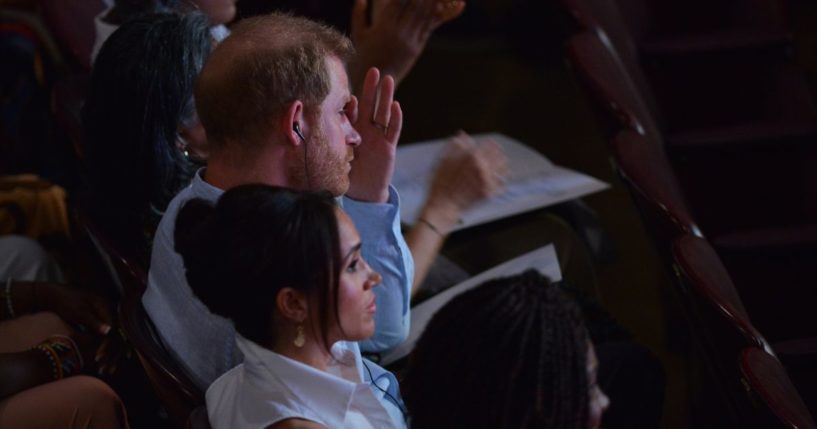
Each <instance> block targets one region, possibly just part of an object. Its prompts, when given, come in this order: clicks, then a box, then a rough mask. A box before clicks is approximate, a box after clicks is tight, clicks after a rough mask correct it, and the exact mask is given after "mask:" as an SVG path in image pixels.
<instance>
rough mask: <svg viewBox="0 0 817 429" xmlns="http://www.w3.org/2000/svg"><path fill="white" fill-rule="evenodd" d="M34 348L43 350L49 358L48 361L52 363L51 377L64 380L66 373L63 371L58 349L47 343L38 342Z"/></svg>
mask: <svg viewBox="0 0 817 429" xmlns="http://www.w3.org/2000/svg"><path fill="white" fill-rule="evenodd" d="M34 348H35V349H37V350H41V351H42V352H43V353H45V356H46V357H47V358H48V362H49V363H50V364H51V379H52V380H62V377H63V375H64V374H63V373H62V364H61V363H60V357H59V355H57V351H56V350H54V349H53V348H52V347H51V346H49V345H48V344H46V343H40V344H37V345H36V346H34Z"/></svg>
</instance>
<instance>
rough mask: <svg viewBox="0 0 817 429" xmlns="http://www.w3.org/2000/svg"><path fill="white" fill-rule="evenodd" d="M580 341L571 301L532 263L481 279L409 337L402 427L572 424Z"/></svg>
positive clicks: (582, 419)
mask: <svg viewBox="0 0 817 429" xmlns="http://www.w3.org/2000/svg"><path fill="white" fill-rule="evenodd" d="M587 347H588V336H587V331H586V330H585V327H584V324H583V322H582V319H581V316H580V312H579V310H578V308H577V307H576V306H575V304H573V302H572V301H570V300H569V299H568V298H567V297H566V296H565V295H564V294H563V293H562V291H561V290H559V288H557V287H554V286H552V285H551V284H550V282H549V281H548V279H547V278H546V277H544V276H543V275H541V274H540V273H539V272H537V271H534V270H529V271H526V272H524V273H522V274H519V275H515V276H512V277H506V278H499V279H495V280H491V281H488V282H486V283H484V284H483V285H481V286H479V287H477V288H475V289H472V290H470V291H468V292H465V293H463V294H462V295H460V296H458V297H456V298H454V299H453V300H451V302H450V303H448V304H447V305H446V306H445V307H444V308H443V309H441V310H440V311H439V312H437V314H436V315H435V316H434V317H433V318H432V320H431V322H430V323H429V324H428V326H427V327H426V330H425V332H424V333H423V336H422V337H421V338H420V340H419V341H418V343H417V346H416V348H415V350H414V353H413V354H412V356H411V358H410V362H409V367H408V369H407V373H406V380H405V382H404V383H403V390H404V396H405V398H406V403H407V404H408V406H409V410H410V412H411V414H412V419H413V421H412V427H414V428H419V429H429V428H457V427H463V428H466V427H467V428H473V427H491V428H499V429H502V428H508V429H511V428H513V429H523V428H543V427H546V428H550V429H567V428H571V429H576V428H582V427H584V426H585V424H586V421H587V413H588V402H589V396H588V395H589V392H588V380H587V367H586V365H587Z"/></svg>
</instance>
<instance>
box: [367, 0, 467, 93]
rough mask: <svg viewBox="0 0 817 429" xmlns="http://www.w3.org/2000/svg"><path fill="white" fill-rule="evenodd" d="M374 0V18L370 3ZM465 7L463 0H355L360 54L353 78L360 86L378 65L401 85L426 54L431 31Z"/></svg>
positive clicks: (456, 15) (455, 15)
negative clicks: (415, 64) (368, 73)
mask: <svg viewBox="0 0 817 429" xmlns="http://www.w3.org/2000/svg"><path fill="white" fill-rule="evenodd" d="M369 1H373V2H374V3H373V4H372V11H371V12H372V13H371V20H369V19H367V18H368V3H369ZM463 10H465V2H464V1H460V0H454V1H451V0H355V4H354V8H353V10H352V42H353V43H354V44H355V48H356V49H357V57H356V58H355V60H354V61H353V62H352V65H351V78H352V83H353V84H354V85H355V88H358V87H359V85H360V83H361V82H362V81H363V78H364V76H365V74H366V71H367V70H368V69H369V68H370V67H377V68H379V69H380V70H382V71H383V73H384V74H388V75H391V76H393V77H394V80H395V84H399V83H400V82H401V81H402V80H403V78H404V77H406V75H407V74H408V73H409V71H410V70H411V68H412V67H413V66H414V63H415V62H416V61H417V58H419V57H420V54H422V53H423V49H425V45H426V42H428V38H429V36H431V33H432V32H433V31H434V30H435V29H436V28H437V27H439V26H440V25H442V24H444V23H446V22H448V21H450V20H452V19H454V18H456V17H458V16H459V15H460V14H461V13H462V11H463Z"/></svg>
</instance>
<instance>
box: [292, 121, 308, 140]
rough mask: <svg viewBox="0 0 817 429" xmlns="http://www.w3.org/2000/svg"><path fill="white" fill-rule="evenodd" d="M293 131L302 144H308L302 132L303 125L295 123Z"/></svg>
mask: <svg viewBox="0 0 817 429" xmlns="http://www.w3.org/2000/svg"><path fill="white" fill-rule="evenodd" d="M292 131H295V134H296V135H297V136H298V138H300V139H301V141H302V142H306V139H305V138H304V134H303V133H302V132H301V124H299V123H297V122H296V123H294V124H293V125H292Z"/></svg>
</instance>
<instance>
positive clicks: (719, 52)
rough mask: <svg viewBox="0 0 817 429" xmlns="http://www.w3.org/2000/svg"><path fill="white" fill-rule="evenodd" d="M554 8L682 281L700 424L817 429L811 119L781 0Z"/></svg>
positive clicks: (816, 234) (814, 114)
mask: <svg viewBox="0 0 817 429" xmlns="http://www.w3.org/2000/svg"><path fill="white" fill-rule="evenodd" d="M563 4H564V5H565V6H566V8H567V9H568V10H569V11H570V12H571V13H572V14H573V16H575V17H576V20H577V22H578V23H579V26H580V27H581V28H582V31H580V32H579V33H577V34H575V35H573V36H572V37H571V38H570V40H569V42H568V57H569V61H570V63H571V65H572V66H573V68H574V69H575V71H576V74H577V76H578V78H579V81H580V83H581V85H582V86H583V87H584V89H585V90H586V92H587V94H588V95H589V97H590V100H591V102H592V106H593V108H594V110H595V113H596V114H597V115H596V116H597V117H598V118H599V123H600V125H601V129H602V131H603V132H604V133H605V137H606V139H607V140H608V141H609V143H610V145H609V147H610V150H611V153H612V154H613V158H614V161H615V164H616V167H617V170H618V172H619V174H620V176H621V178H622V179H623V181H624V183H625V184H626V186H627V187H628V188H629V190H630V191H631V195H632V196H633V198H634V201H635V203H636V206H637V207H638V209H639V212H640V213H641V215H642V218H643V220H644V223H645V226H646V227H647V229H648V232H649V233H650V236H651V238H652V239H653V241H654V243H655V246H656V250H657V252H658V253H659V255H660V257H661V259H662V260H663V261H664V262H665V264H666V266H667V267H668V268H669V269H671V270H672V272H674V273H675V274H676V282H675V284H676V286H677V287H676V288H675V290H673V291H672V293H671V296H673V297H674V299H675V300H677V301H678V302H677V304H678V306H679V307H680V308H682V310H683V311H682V314H683V315H684V316H685V319H687V320H688V321H689V327H690V331H691V332H692V334H693V335H692V337H693V341H694V346H695V347H693V350H694V353H695V354H694V358H695V362H696V363H698V364H700V367H701V372H702V374H703V377H704V378H703V380H704V381H703V386H701V388H700V389H697V390H696V392H695V395H698V397H697V399H696V400H692V401H691V402H692V406H693V411H696V412H695V413H693V414H694V416H693V420H696V421H695V424H696V426H712V425H715V424H717V425H719V426H726V427H790V428H795V427H797V428H803V427H808V428H813V427H817V426H815V423H814V420H813V418H812V416H811V413H815V412H817V395H815V393H817V392H815V391H814V386H815V385H817V383H815V380H817V366H815V365H814V362H817V319H815V316H814V315H813V308H814V305H815V304H817V290H815V288H814V287H813V285H814V284H817V264H814V258H815V256H814V255H817V225H816V224H814V219H817V216H815V215H817V207H816V206H815V201H817V199H815V198H814V196H815V192H817V177H815V176H814V174H815V172H817V168H814V167H817V153H816V152H817V150H815V149H817V146H815V144H817V109H815V104H814V102H813V100H812V98H811V95H810V93H809V89H808V87H807V85H806V80H805V78H804V76H803V74H802V73H801V72H800V71H799V70H798V68H797V66H796V64H794V63H793V62H792V61H791V58H790V57H791V43H792V41H791V36H790V34H789V32H788V31H787V29H786V28H785V25H784V22H785V20H784V19H783V16H784V13H783V7H782V6H783V4H782V3H781V2H777V1H773V0H757V1H752V2H731V1H728V0H722V1H717V2H711V1H710V2H698V1H685V2H681V1H679V2H673V1H669V2H663V1H662V2H658V1H650V0H614V1H611V0H563ZM804 398H805V399H806V401H805V402H804V400H803V399H804ZM807 404H808V406H807ZM809 408H811V409H809Z"/></svg>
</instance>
